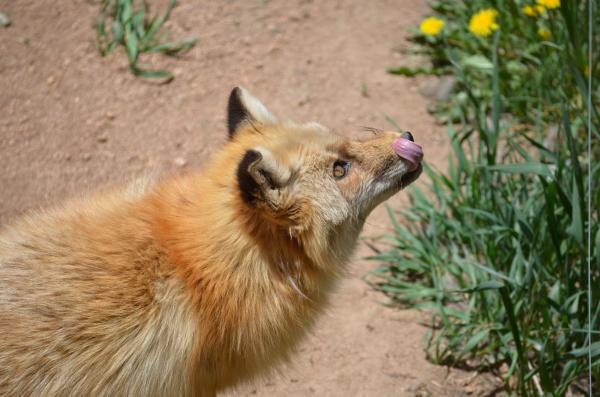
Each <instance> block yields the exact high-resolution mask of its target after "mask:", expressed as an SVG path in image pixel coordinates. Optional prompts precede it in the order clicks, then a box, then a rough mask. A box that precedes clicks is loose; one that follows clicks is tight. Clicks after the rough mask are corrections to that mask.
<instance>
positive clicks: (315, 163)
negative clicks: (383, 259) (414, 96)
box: [0, 89, 420, 396]
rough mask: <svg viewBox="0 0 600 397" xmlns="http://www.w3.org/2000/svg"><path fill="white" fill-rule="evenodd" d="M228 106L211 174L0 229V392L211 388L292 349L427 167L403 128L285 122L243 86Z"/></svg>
mask: <svg viewBox="0 0 600 397" xmlns="http://www.w3.org/2000/svg"><path fill="white" fill-rule="evenodd" d="M232 101H233V102H232ZM229 115H230V120H229V123H230V126H229V127H230V134H231V138H230V140H229V142H228V143H227V144H226V145H225V147H224V149H223V150H222V151H221V152H220V153H218V154H217V155H216V156H215V158H214V159H213V160H212V161H211V163H210V164H209V166H208V167H207V168H206V169H205V170H204V171H203V172H201V173H192V174H189V175H184V176H180V177H177V178H174V179H170V180H166V181H162V182H159V183H156V184H154V185H152V186H147V187H145V188H142V189H138V191H137V192H136V191H133V190H132V189H129V190H124V191H118V192H113V193H108V194H104V195H98V196H97V197H95V198H91V199H88V200H82V201H79V202H72V203H70V204H69V205H67V206H65V207H64V208H62V209H57V210H54V211H47V212H43V213H38V214H32V215H29V216H26V217H24V218H22V219H20V220H17V221H16V222H14V223H13V224H12V225H10V226H8V227H6V228H4V229H3V231H2V232H0V335H2V337H1V338H0V395H3V396H21V395H132V396H133V395H135V396H138V395H139V396H141V395H144V396H213V395H214V394H215V393H216V392H217V391H218V390H221V389H223V388H225V387H228V386H232V385H235V384H237V383H239V382H242V381H244V380H247V379H250V378H252V377H253V376H256V375H258V374H260V373H263V372H264V371H267V370H269V369H270V368H272V367H273V366H274V365H275V364H277V363H278V362H281V361H283V360H286V359H287V358H288V357H289V354H290V353H291V352H292V350H293V348H294V346H295V345H297V342H298V341H299V340H300V339H301V338H302V336H303V335H304V334H305V333H306V331H307V330H308V329H309V328H310V327H311V325H312V324H313V322H314V321H315V319H316V317H317V315H318V313H320V312H321V311H322V310H323V308H324V306H325V305H326V302H327V297H328V295H329V293H330V292H331V289H332V287H333V285H334V283H335V280H336V279H337V278H338V276H339V275H340V274H341V273H342V272H343V269H344V266H345V265H346V263H347V262H348V260H349V258H350V256H351V253H352V250H353V248H354V246H355V244H356V240H357V237H358V234H359V232H360V230H361V228H362V225H363V222H364V219H365V218H366V216H367V215H368V213H369V212H370V211H371V210H372V209H373V208H374V206H376V205H377V204H379V203H380V202H381V201H383V200H385V199H386V198H388V197H389V196H390V195H392V194H394V193H395V192H397V191H398V190H399V189H400V188H401V187H402V185H403V183H404V184H405V183H410V182H411V181H412V180H414V179H415V178H416V177H417V176H418V174H419V172H420V169H419V170H418V171H416V172H413V173H411V174H408V176H407V168H408V167H407V165H406V164H405V163H404V162H403V161H402V159H400V158H399V157H398V156H397V155H396V154H395V153H394V152H393V150H392V149H391V141H392V140H393V139H394V138H396V137H397V136H398V134H396V133H382V134H380V135H379V136H376V137H374V138H373V139H371V140H368V141H351V140H349V139H346V138H342V137H338V136H335V135H332V134H330V133H329V132H328V131H327V130H325V129H324V128H323V127H321V126H319V125H317V124H314V123H312V124H307V125H296V124H292V123H280V122H277V120H276V119H275V118H274V116H272V115H271V114H270V113H269V112H268V110H266V108H264V106H263V105H262V104H260V103H259V102H258V101H257V100H256V99H255V98H253V97H252V96H250V95H249V94H248V93H247V92H246V91H243V90H240V89H236V90H234V92H233V93H232V97H231V99H230V109H229ZM340 158H343V159H347V160H349V161H351V162H352V165H351V167H350V168H349V171H348V174H347V176H346V177H345V178H343V179H340V180H336V179H335V178H334V177H333V176H332V164H334V162H335V161H336V160H338V159H340Z"/></svg>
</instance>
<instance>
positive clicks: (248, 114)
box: [213, 88, 423, 262]
mask: <svg viewBox="0 0 600 397" xmlns="http://www.w3.org/2000/svg"><path fill="white" fill-rule="evenodd" d="M227 119H228V131H229V141H228V143H227V144H226V149H225V150H224V151H223V152H222V153H223V154H222V156H221V157H220V158H218V159H217V161H216V162H215V163H213V169H214V170H215V171H218V172H222V170H224V169H228V168H229V169H231V175H230V177H232V178H234V179H235V180H234V182H233V184H234V185H235V186H236V188H237V189H238V191H237V195H238V199H239V201H240V203H239V205H240V207H241V208H242V214H240V216H250V217H252V218H253V219H254V220H255V221H258V222H261V226H260V228H261V229H263V230H267V229H268V230H269V231H270V233H273V234H285V235H286V236H288V237H289V238H290V239H294V240H297V241H298V242H300V243H301V244H302V246H303V249H304V250H306V251H307V253H308V254H309V256H316V257H317V258H312V259H314V260H316V261H317V262H320V260H319V259H326V258H325V257H327V256H328V255H331V254H333V255H334V256H336V258H337V259H339V260H345V259H347V258H346V255H349V253H350V252H351V251H352V248H353V246H354V244H355V242H356V239H357V237H358V234H359V232H360V230H361V228H362V226H363V223H364V221H365V219H366V217H367V215H368V214H369V213H370V212H371V211H372V210H373V208H375V207H376V206H377V205H378V204H380V203H381V202H383V201H385V200H386V199H388V198H389V197H390V196H392V195H393V194H395V193H397V192H398V191H399V190H401V189H402V188H404V187H406V186H407V185H409V184H410V183H411V182H413V181H414V180H415V179H417V178H418V176H419V175H420V173H421V171H422V167H421V165H420V162H421V159H422V157H423V152H422V150H421V148H420V146H419V145H417V144H415V143H414V142H412V140H413V138H412V135H411V134H410V133H398V132H383V131H382V132H378V133H377V134H376V135H374V136H373V137H372V138H370V139H367V140H353V139H349V138H347V137H343V136H339V135H335V134H333V133H331V132H330V131H329V130H328V129H327V128H325V127H323V126H322V125H320V124H318V123H308V124H297V123H292V122H287V121H283V122H282V121H279V120H278V119H277V118H276V117H275V116H274V115H273V114H272V113H271V112H270V111H269V110H268V109H267V108H266V107H265V106H264V105H263V104H262V103H261V102H260V101H259V100H258V99H256V98H255V97H253V96H252V95H251V94H250V93H249V92H248V91H246V90H244V89H243V88H235V89H234V90H233V91H232V92H231V95H230V97H229V105H228V117H227ZM221 175H222V174H221ZM274 237H275V236H274ZM340 244H341V245H342V246H341V247H340V246H339V245H340ZM344 252H346V253H347V254H346V253H344ZM330 259H331V258H330ZM326 262H329V261H327V260H326Z"/></svg>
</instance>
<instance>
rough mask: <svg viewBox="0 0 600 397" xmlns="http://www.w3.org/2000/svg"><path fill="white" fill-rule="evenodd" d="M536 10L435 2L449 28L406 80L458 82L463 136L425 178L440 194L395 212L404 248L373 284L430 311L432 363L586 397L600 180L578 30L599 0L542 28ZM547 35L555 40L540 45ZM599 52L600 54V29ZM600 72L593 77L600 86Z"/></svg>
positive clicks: (429, 40) (593, 343) (387, 256)
mask: <svg viewBox="0 0 600 397" xmlns="http://www.w3.org/2000/svg"><path fill="white" fill-rule="evenodd" d="M529 3H531V4H533V2H526V1H515V2H512V1H511V2H503V1H483V0H477V1H472V2H471V1H459V0H438V1H435V2H433V3H432V6H433V9H434V11H435V14H436V15H437V16H438V17H439V18H440V19H443V20H444V21H445V25H444V28H443V29H444V30H442V31H441V32H440V33H439V34H438V35H436V36H435V37H431V36H426V35H424V34H422V33H418V32H415V37H414V38H415V42H417V43H419V44H420V47H419V50H418V52H419V53H421V54H422V53H426V54H429V56H430V57H431V59H432V61H433V62H432V66H431V69H428V68H422V69H415V70H414V71H410V70H408V71H407V70H404V69H401V68H400V69H399V70H400V72H396V73H401V74H404V75H410V74H419V73H422V72H423V71H429V70H431V71H433V72H434V73H433V74H440V73H444V74H451V75H453V76H454V77H455V78H456V80H457V82H458V84H457V87H458V88H457V91H456V92H455V93H454V96H453V98H452V99H451V100H450V101H449V102H448V103H447V104H443V106H441V107H438V108H437V109H438V113H437V116H439V117H440V119H441V120H445V121H446V122H447V124H448V131H449V135H450V142H451V153H450V156H449V166H448V171H447V172H446V173H441V172H439V171H437V170H434V169H432V168H431V167H429V166H426V167H425V171H426V175H427V176H428V177H429V179H430V180H431V183H430V185H429V187H428V188H427V191H422V190H421V189H418V188H416V187H413V188H411V190H410V199H411V202H412V206H411V208H410V209H409V210H407V211H404V212H402V213H400V214H394V213H392V212H391V211H390V216H392V217H393V221H394V223H393V224H394V228H395V231H394V233H393V235H392V236H389V237H390V239H391V242H392V243H391V246H390V248H389V250H387V251H384V252H381V253H379V254H377V255H376V256H374V257H373V258H372V259H374V260H378V261H380V262H384V263H385V265H383V266H381V267H380V268H378V269H376V270H374V271H373V272H371V273H370V274H369V275H368V276H367V277H366V279H367V281H368V282H369V283H370V284H371V285H372V286H373V287H374V288H376V289H378V290H380V291H381V292H382V293H385V294H386V295H388V296H389V297H390V298H391V299H392V300H393V301H394V302H396V303H397V304H399V305H403V306H410V307H415V308H419V309H423V310H427V311H429V312H431V313H433V316H434V320H433V328H432V333H431V338H429V339H428V340H427V341H426V351H427V353H428V356H429V358H430V359H431V360H432V361H434V362H436V363H439V364H445V365H454V366H459V367H468V368H471V369H476V370H480V371H492V372H493V373H495V374H497V375H498V376H500V377H502V378H503V379H504V381H505V388H506V390H507V391H508V392H509V393H517V394H518V395H519V396H541V395H543V396H564V395H582V394H584V393H585V390H586V389H587V388H588V386H589V385H588V384H587V373H588V365H587V364H588V363H587V352H588V349H591V351H592V378H593V382H595V383H596V384H600V331H599V329H600V327H599V324H598V321H600V225H599V218H600V191H598V190H596V191H593V192H592V193H593V196H592V200H593V202H592V205H591V211H592V213H591V214H588V213H587V203H586V201H585V200H586V197H587V193H588V190H589V189H590V186H588V182H587V181H588V179H587V174H586V173H587V169H588V167H587V165H588V164H589V162H592V165H593V167H592V175H591V179H592V181H599V180H600V161H599V160H600V142H599V141H598V140H597V139H595V140H593V141H592V152H591V153H590V154H588V153H587V152H586V151H585V147H586V142H585V139H584V137H585V135H586V128H585V127H586V126H585V119H586V117H585V116H586V112H587V109H586V106H585V98H586V97H587V86H586V84H585V83H584V81H585V80H584V77H583V76H584V74H585V73H586V71H585V69H584V65H585V64H586V62H587V58H586V55H585V54H586V50H587V42H586V41H585V39H586V38H587V26H586V24H583V23H580V22H579V23H578V22H577V21H584V20H586V16H587V6H586V4H587V2H579V1H575V0H562V1H561V3H562V4H561V7H559V8H557V9H551V10H550V9H546V10H545V11H544V12H543V13H542V14H539V15H537V16H536V18H533V17H530V16H526V15H524V14H523V13H522V11H521V10H522V7H523V6H525V5H527V4H529ZM488 7H494V8H495V9H496V10H497V11H498V21H499V24H498V29H497V30H496V31H495V32H494V34H492V35H490V36H489V37H485V38H482V37H475V36H474V35H473V34H471V33H470V32H469V31H468V30H467V28H466V27H467V26H468V21H469V18H470V17H471V16H472V15H473V14H475V13H476V12H477V11H478V10H480V9H483V8H488ZM597 9H600V8H597ZM599 26H600V24H599ZM540 27H546V28H548V29H550V31H551V37H550V38H545V39H542V38H540V37H538V36H539V35H538V29H539V28H540ZM594 40H595V42H594V47H595V48H600V47H599V44H600V32H598V31H597V32H596V35H595V36H594ZM594 64H595V65H596V66H595V67H594V70H592V71H587V73H595V74H594V75H593V76H594V80H595V81H600V79H599V77H600V76H598V75H597V73H598V63H597V62H594ZM413 72H414V73H413ZM599 96H600V92H599V91H598V90H596V91H594V92H593V102H594V103H598V99H599ZM592 112H593V113H592V122H593V133H594V134H595V136H598V135H597V134H598V126H599V118H598V115H597V112H596V111H595V107H592ZM588 215H590V217H591V220H592V221H591V224H588V223H587V219H588ZM398 217H399V218H401V219H402V221H399V220H397V219H396V218H398ZM588 228H591V233H592V236H593V241H592V244H591V247H590V249H591V252H592V274H591V279H592V290H593V301H592V302H588V295H587V291H586V287H587V263H586V256H587V241H586V238H585V236H586V234H587V233H586V232H587V230H588ZM588 305H589V306H590V307H591V310H592V317H591V322H592V323H591V324H589V325H591V328H592V329H593V330H594V332H592V335H591V339H590V338H589V337H588V334H587V328H588V315H587V314H588V313H587V308H588Z"/></svg>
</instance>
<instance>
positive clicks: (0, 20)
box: [0, 12, 10, 28]
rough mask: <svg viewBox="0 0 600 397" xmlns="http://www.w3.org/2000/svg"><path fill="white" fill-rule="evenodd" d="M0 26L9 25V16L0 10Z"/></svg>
mask: <svg viewBox="0 0 600 397" xmlns="http://www.w3.org/2000/svg"><path fill="white" fill-rule="evenodd" d="M0 26H2V27H4V28H5V27H8V26H10V18H9V17H8V15H6V14H5V13H3V12H0Z"/></svg>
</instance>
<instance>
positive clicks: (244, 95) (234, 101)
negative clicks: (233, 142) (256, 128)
mask: <svg viewBox="0 0 600 397" xmlns="http://www.w3.org/2000/svg"><path fill="white" fill-rule="evenodd" d="M247 122H258V123H262V124H268V123H275V122H277V118H276V117H275V116H273V114H271V112H269V110H268V109H267V108H266V107H265V105H263V104H262V103H261V102H260V101H259V100H258V99H256V98H255V97H253V96H252V95H251V94H250V93H249V92H248V91H246V90H245V89H243V88H241V87H235V88H234V89H233V90H232V91H231V94H230V95H229V103H228V105H227V129H228V131H229V138H231V137H233V136H234V135H235V133H236V131H237V130H238V129H239V128H240V127H241V126H242V125H243V124H245V123H247Z"/></svg>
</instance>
